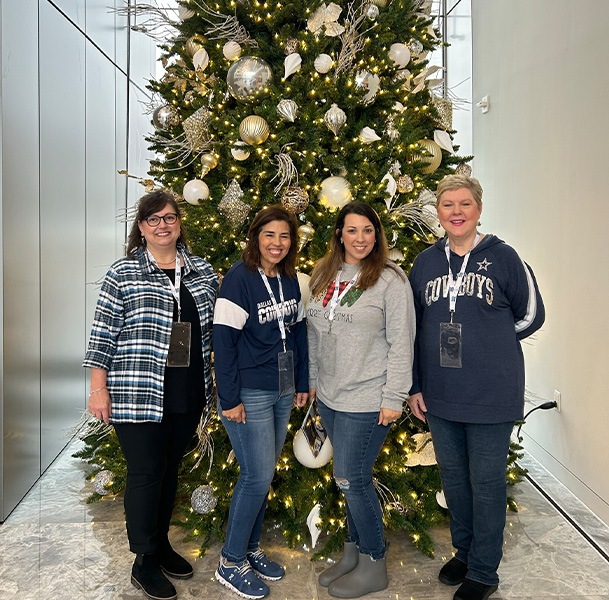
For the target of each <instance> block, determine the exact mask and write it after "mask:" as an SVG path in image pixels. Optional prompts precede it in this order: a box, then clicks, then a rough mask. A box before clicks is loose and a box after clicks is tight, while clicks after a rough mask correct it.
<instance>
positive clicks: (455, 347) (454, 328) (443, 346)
mask: <svg viewBox="0 0 609 600" xmlns="http://www.w3.org/2000/svg"><path fill="white" fill-rule="evenodd" d="M440 366H441V367H448V368H451V369H460V368H461V367H462V366H463V365H462V363H461V323H440Z"/></svg>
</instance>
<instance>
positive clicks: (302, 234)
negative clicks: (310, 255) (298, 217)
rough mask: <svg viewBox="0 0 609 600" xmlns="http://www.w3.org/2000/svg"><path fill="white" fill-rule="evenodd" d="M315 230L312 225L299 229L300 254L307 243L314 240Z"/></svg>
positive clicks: (306, 224) (302, 226) (305, 225)
mask: <svg viewBox="0 0 609 600" xmlns="http://www.w3.org/2000/svg"><path fill="white" fill-rule="evenodd" d="M314 235H315V228H314V227H313V225H311V223H305V224H304V225H301V226H300V227H299V228H298V252H300V251H301V250H302V249H303V248H304V247H305V245H306V244H307V242H309V241H311V240H312V239H313V236H314Z"/></svg>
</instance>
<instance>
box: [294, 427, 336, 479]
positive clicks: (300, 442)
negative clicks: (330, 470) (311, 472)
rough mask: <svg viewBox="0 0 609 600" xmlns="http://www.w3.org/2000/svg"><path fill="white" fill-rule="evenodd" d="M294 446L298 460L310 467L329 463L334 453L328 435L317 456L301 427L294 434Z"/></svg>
mask: <svg viewBox="0 0 609 600" xmlns="http://www.w3.org/2000/svg"><path fill="white" fill-rule="evenodd" d="M293 448H294V456H295V457H296V460H298V462H299V463H300V464H301V465H304V466H305V467H309V468H310V469H319V467H323V466H324V465H327V464H328V463H329V462H330V459H331V458H332V454H333V448H332V443H331V442H330V438H329V437H327V438H326V439H325V440H324V443H323V444H322V446H321V449H320V451H319V454H318V455H317V456H315V455H314V454H313V451H312V450H311V446H309V442H308V440H307V437H306V436H305V434H304V432H303V431H302V429H299V430H298V431H297V432H296V435H295V436H294V443H293Z"/></svg>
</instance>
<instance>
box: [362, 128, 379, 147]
mask: <svg viewBox="0 0 609 600" xmlns="http://www.w3.org/2000/svg"><path fill="white" fill-rule="evenodd" d="M359 139H360V141H362V142H364V144H372V142H378V141H379V140H380V139H381V138H380V137H379V136H378V135H377V133H376V131H374V129H372V127H364V128H363V129H362V130H361V131H360V132H359Z"/></svg>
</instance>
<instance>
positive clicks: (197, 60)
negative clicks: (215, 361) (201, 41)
mask: <svg viewBox="0 0 609 600" xmlns="http://www.w3.org/2000/svg"><path fill="white" fill-rule="evenodd" d="M192 64H193V65H194V66H195V70H196V71H205V69H206V68H207V65H208V64H209V54H207V50H205V48H200V49H199V50H197V51H196V52H195V55H194V56H193V57H192Z"/></svg>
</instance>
